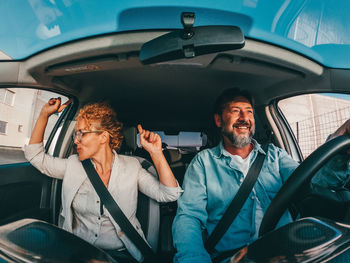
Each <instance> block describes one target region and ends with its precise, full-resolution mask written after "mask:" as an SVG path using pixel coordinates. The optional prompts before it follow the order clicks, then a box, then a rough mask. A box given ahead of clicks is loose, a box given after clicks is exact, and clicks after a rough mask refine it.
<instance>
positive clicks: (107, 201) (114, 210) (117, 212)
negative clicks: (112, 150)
mask: <svg viewBox="0 0 350 263" xmlns="http://www.w3.org/2000/svg"><path fill="white" fill-rule="evenodd" d="M82 164H83V167H84V169H85V172H86V174H87V176H88V178H89V179H90V182H91V184H92V185H93V187H94V188H95V191H96V193H97V194H98V196H99V197H100V199H101V201H102V203H103V204H104V206H105V207H106V208H107V210H108V211H109V213H110V214H111V216H112V217H113V219H114V221H115V222H116V223H117V224H118V225H119V226H120V228H121V229H122V230H123V231H124V233H125V234H126V236H127V237H128V238H129V239H130V240H131V241H132V242H133V243H134V245H135V246H136V247H137V248H138V249H139V250H140V251H141V253H142V255H143V256H144V258H145V260H150V262H152V259H155V253H154V252H153V250H152V248H151V247H150V246H149V245H148V244H147V242H146V241H145V240H144V239H143V238H142V237H141V235H140V234H139V233H138V232H137V231H136V229H135V228H134V226H133V225H132V224H131V223H130V221H129V219H128V218H127V217H126V216H125V214H124V213H123V211H122V210H121V209H120V207H119V206H118V204H117V203H116V202H115V200H114V199H113V197H112V195H111V194H110V192H109V191H108V189H107V188H106V186H105V185H104V184H103V182H102V180H101V178H100V176H99V175H98V174H97V172H96V170H95V167H94V166H93V165H92V162H91V160H90V159H86V160H84V161H82Z"/></svg>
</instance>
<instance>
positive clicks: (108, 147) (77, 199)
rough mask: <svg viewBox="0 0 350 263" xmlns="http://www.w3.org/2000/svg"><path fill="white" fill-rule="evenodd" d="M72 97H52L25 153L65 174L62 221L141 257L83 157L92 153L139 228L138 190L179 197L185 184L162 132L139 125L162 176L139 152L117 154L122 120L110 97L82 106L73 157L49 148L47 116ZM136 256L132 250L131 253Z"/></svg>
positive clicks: (164, 198)
mask: <svg viewBox="0 0 350 263" xmlns="http://www.w3.org/2000/svg"><path fill="white" fill-rule="evenodd" d="M69 103H70V101H67V102H66V103H65V104H61V99H60V98H57V99H50V100H49V102H48V103H47V104H45V105H44V106H43V108H42V110H41V112H40V115H39V118H38V120H37V122H36V125H35V127H34V129H33V133H32V136H31V138H30V141H29V145H27V146H26V147H25V156H26V158H27V159H28V160H29V161H30V162H31V163H32V165H33V166H35V167H36V168H37V169H39V170H40V171H41V172H42V173H44V174H46V175H48V176H50V177H54V178H58V179H63V183H62V212H61V214H60V224H59V225H60V226H61V227H63V229H65V230H67V231H69V232H71V233H74V234H76V235H78V236H79V237H81V238H83V239H85V240H86V241H88V242H90V243H92V244H94V245H95V246H97V247H100V248H102V249H104V250H106V251H108V252H109V254H111V255H112V256H114V257H116V258H117V260H118V261H119V262H123V260H122V258H126V260H127V261H126V262H132V260H134V261H135V259H136V260H137V261H142V258H143V257H142V255H141V253H140V251H139V250H138V249H137V248H136V247H135V246H134V244H132V242H131V241H130V240H129V239H128V238H127V237H126V236H125V234H124V233H123V232H122V231H121V229H120V227H119V226H118V225H117V224H116V223H115V222H114V220H113V219H112V217H111V216H110V214H109V213H108V211H106V210H105V209H104V207H103V205H102V204H101V202H100V199H99V197H98V195H97V193H96V192H95V190H94V188H93V186H92V185H91V183H90V181H89V179H88V177H87V175H86V173H85V171H84V168H83V166H82V164H81V161H83V160H85V159H91V160H92V162H93V164H94V166H95V169H96V171H97V173H98V175H99V176H100V178H101V180H102V181H103V183H104V184H105V186H106V187H107V188H108V190H109V192H110V193H111V194H112V196H113V198H114V199H115V201H116V202H117V203H118V205H119V206H120V208H121V209H122V210H123V212H124V214H125V215H126V217H127V218H128V219H129V220H130V222H131V223H132V224H133V226H134V227H135V229H136V230H137V231H138V232H139V233H140V235H142V236H143V237H144V235H143V233H142V230H141V226H140V223H139V222H138V220H137V218H136V208H137V193H138V190H140V191H141V192H143V193H144V194H146V195H147V196H149V197H151V198H153V199H155V200H157V201H158V202H169V201H175V200H177V199H178V197H179V196H180V194H181V192H182V190H181V188H180V187H179V186H178V183H177V181H176V179H175V177H174V175H173V173H172V171H171V169H170V167H169V165H168V163H167V162H166V160H165V158H164V155H163V153H162V147H161V139H160V137H159V135H157V134H155V133H152V132H149V131H146V130H143V129H142V127H141V125H138V130H139V132H140V142H141V145H142V146H143V147H144V149H145V150H147V151H148V152H149V154H150V156H151V158H152V160H153V163H154V165H155V167H156V170H157V172H158V176H159V181H158V180H156V178H155V177H154V176H152V175H151V174H149V173H148V172H147V171H146V170H144V169H143V168H142V167H141V165H140V163H139V161H138V160H137V159H136V158H133V157H130V156H123V155H118V154H117V153H116V151H115V150H118V149H119V148H120V146H121V143H122V139H123V136H122V133H121V130H122V124H121V123H120V122H118V121H117V118H116V113H115V112H114V110H113V109H112V108H111V107H110V106H109V105H108V104H106V103H94V104H90V105H87V106H85V107H83V108H82V109H81V110H80V111H79V113H78V116H77V117H76V121H77V123H76V126H75V132H74V143H75V144H76V148H77V155H72V156H70V157H69V158H68V159H61V158H54V157H52V156H49V155H47V154H45V152H44V147H43V143H42V142H43V136H44V131H45V128H46V125H47V122H48V118H49V117H50V116H51V115H52V114H54V113H56V112H61V111H62V110H63V109H64V108H65V107H66V106H67V105H68V104H69ZM129 253H130V254H131V256H132V257H131V256H130V254H129Z"/></svg>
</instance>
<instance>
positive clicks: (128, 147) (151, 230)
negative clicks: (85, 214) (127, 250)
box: [121, 127, 160, 252]
mask: <svg viewBox="0 0 350 263" xmlns="http://www.w3.org/2000/svg"><path fill="white" fill-rule="evenodd" d="M123 134H124V141H123V146H122V149H121V154H125V155H130V156H134V153H135V151H136V149H137V130H136V128H135V127H124V128H123ZM134 157H136V158H137V160H138V161H139V162H140V164H141V165H142V167H143V168H144V169H146V170H147V171H148V172H149V173H150V174H152V175H154V176H156V177H157V172H156V169H155V168H154V166H153V165H152V164H151V163H150V162H149V161H147V160H146V159H145V158H142V157H138V156H134ZM136 217H137V219H138V220H139V222H140V224H141V228H142V230H143V233H144V234H145V237H146V239H147V241H148V243H149V244H150V246H151V247H152V249H153V251H155V252H156V251H157V248H158V237H159V226H160V210H159V204H158V202H157V201H155V200H153V199H151V198H149V197H148V196H146V195H144V194H143V193H141V192H139V194H138V200H137V211H136Z"/></svg>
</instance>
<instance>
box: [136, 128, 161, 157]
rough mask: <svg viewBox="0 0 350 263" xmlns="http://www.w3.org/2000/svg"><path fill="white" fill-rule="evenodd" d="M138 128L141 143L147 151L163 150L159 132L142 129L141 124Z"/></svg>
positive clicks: (151, 152)
mask: <svg viewBox="0 0 350 263" xmlns="http://www.w3.org/2000/svg"><path fill="white" fill-rule="evenodd" d="M137 129H138V130H139V133H140V143H141V145H142V147H143V148H144V149H145V150H146V151H147V152H149V153H150V154H153V153H157V152H158V153H159V152H162V140H161V138H160V136H159V135H158V134H156V133H154V132H150V131H147V130H144V129H142V126H141V125H140V124H139V125H137Z"/></svg>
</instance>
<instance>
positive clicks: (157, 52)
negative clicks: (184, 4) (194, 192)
mask: <svg viewBox="0 0 350 263" xmlns="http://www.w3.org/2000/svg"><path fill="white" fill-rule="evenodd" d="M190 14H191V13H190ZM184 15H187V17H185V19H186V18H188V13H183V14H182V16H183V17H182V19H183V20H184ZM190 18H191V20H188V21H190V23H188V24H186V22H187V21H185V22H184V21H183V24H184V29H182V30H181V29H180V30H175V31H172V32H170V33H167V34H165V35H162V36H160V37H157V38H155V39H152V40H150V41H148V42H146V43H144V44H143V45H142V47H141V50H140V55H139V58H140V61H141V62H142V63H143V64H151V63H157V62H164V61H169V60H174V59H181V58H193V57H195V56H200V55H204V54H210V53H215V52H220V51H227V50H233V49H240V48H242V47H244V44H245V40H244V36H243V33H242V31H241V29H240V28H239V27H236V26H199V27H192V24H193V22H194V14H193V17H190Z"/></svg>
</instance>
